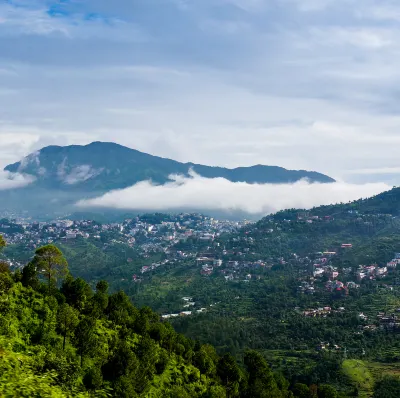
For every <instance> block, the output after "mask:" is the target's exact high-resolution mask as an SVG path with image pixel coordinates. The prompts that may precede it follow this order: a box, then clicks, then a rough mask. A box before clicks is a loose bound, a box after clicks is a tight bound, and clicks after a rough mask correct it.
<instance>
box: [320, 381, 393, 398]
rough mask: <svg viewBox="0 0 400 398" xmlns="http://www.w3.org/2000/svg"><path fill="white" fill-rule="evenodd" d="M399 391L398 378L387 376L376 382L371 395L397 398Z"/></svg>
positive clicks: (377, 397)
mask: <svg viewBox="0 0 400 398" xmlns="http://www.w3.org/2000/svg"><path fill="white" fill-rule="evenodd" d="M399 392H400V378H398V377H390V376H387V377H385V378H383V379H382V380H380V381H379V382H377V383H376V386H375V392H374V396H373V397H374V398H397V397H398V396H399ZM318 397H319V396H318Z"/></svg>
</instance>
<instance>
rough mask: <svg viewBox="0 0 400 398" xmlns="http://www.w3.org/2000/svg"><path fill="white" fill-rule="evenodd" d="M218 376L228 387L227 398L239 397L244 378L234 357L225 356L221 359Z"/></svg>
mask: <svg viewBox="0 0 400 398" xmlns="http://www.w3.org/2000/svg"><path fill="white" fill-rule="evenodd" d="M217 374H218V376H219V377H220V378H221V381H222V384H223V385H224V386H225V387H226V392H227V397H237V396H239V387H240V383H241V381H242V378H243V377H242V371H241V370H240V368H239V365H238V364H237V362H236V360H235V358H233V356H232V355H230V354H225V355H224V356H223V357H222V358H220V359H219V361H218V365H217Z"/></svg>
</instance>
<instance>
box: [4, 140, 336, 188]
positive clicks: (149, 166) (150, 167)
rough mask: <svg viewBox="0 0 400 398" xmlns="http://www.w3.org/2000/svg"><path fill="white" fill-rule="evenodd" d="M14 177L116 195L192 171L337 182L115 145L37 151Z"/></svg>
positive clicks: (238, 178)
mask: <svg viewBox="0 0 400 398" xmlns="http://www.w3.org/2000/svg"><path fill="white" fill-rule="evenodd" d="M4 170H5V171H8V172H11V173H16V172H20V173H24V174H29V175H33V176H34V177H36V178H37V182H36V184H37V185H40V186H46V187H51V188H55V187H57V188H63V187H65V186H68V188H71V187H72V186H80V187H82V186H83V185H85V189H88V190H93V189H100V190H111V189H120V188H126V187H128V186H131V185H134V184H135V183H137V182H139V181H142V180H152V181H153V182H154V183H158V184H164V183H166V182H168V181H169V180H170V179H169V175H171V174H183V175H186V176H187V175H188V173H189V171H190V170H193V171H195V172H196V173H197V174H199V175H201V176H203V177H206V178H218V177H222V178H226V179H228V180H229V181H232V182H247V183H250V184H255V183H260V184H263V183H274V184H276V183H293V182H296V181H299V180H301V179H308V180H309V181H310V182H319V183H332V182H335V180H334V179H333V178H331V177H329V176H326V175H324V174H322V173H318V172H316V171H306V170H288V169H285V168H283V167H279V166H266V165H260V164H257V165H254V166H248V167H243V166H242V167H236V168H225V167H220V166H207V165H202V164H196V163H193V162H186V163H182V162H178V161H176V160H172V159H168V158H163V157H159V156H154V155H150V154H147V153H144V152H141V151H138V150H136V149H131V148H128V147H125V146H122V145H119V144H116V143H112V142H99V141H96V142H93V143H90V144H88V145H83V146H82V145H70V146H56V145H52V146H48V147H44V148H42V149H41V150H39V151H37V152H33V153H31V154H30V155H28V156H27V157H25V158H24V159H22V160H21V161H19V162H16V163H13V164H10V165H8V166H6V167H5V169H4Z"/></svg>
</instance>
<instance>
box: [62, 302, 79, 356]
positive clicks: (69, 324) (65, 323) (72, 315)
mask: <svg viewBox="0 0 400 398" xmlns="http://www.w3.org/2000/svg"><path fill="white" fill-rule="evenodd" d="M78 315H79V313H78V312H77V311H76V310H75V309H74V308H72V307H70V306H69V305H68V304H66V303H65V304H63V305H61V306H60V307H59V309H58V313H57V322H58V327H59V329H60V330H61V333H62V335H63V350H65V340H66V338H67V336H68V335H69V334H70V333H71V332H72V331H73V330H74V329H75V328H76V326H77V325H78V323H79V318H78Z"/></svg>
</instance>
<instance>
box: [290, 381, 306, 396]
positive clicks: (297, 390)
mask: <svg viewBox="0 0 400 398" xmlns="http://www.w3.org/2000/svg"><path fill="white" fill-rule="evenodd" d="M292 392H293V395H294V396H295V397H296V398H310V389H309V388H308V386H307V385H306V384H302V383H296V384H295V385H294V386H293V389H292Z"/></svg>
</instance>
